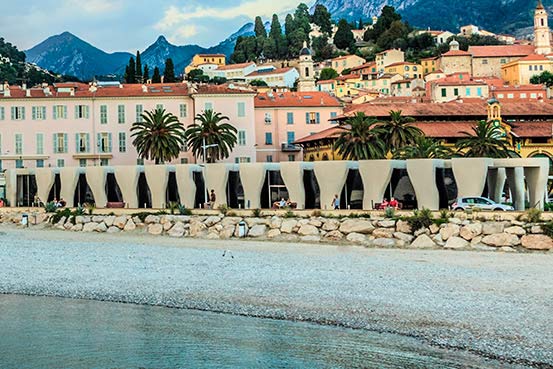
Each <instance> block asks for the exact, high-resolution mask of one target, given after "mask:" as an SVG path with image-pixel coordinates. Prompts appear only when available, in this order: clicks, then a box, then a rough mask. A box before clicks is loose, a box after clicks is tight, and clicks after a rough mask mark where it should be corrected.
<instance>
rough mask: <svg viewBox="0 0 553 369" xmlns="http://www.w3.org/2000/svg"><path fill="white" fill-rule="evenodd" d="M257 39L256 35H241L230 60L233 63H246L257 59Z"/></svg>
mask: <svg viewBox="0 0 553 369" xmlns="http://www.w3.org/2000/svg"><path fill="white" fill-rule="evenodd" d="M257 52H258V50H257V40H256V37H255V36H245V37H244V36H240V37H238V39H237V40H236V46H235V47H234V52H233V53H232V55H231V57H230V60H231V62H233V63H245V62H248V61H253V60H257V57H258V54H257Z"/></svg>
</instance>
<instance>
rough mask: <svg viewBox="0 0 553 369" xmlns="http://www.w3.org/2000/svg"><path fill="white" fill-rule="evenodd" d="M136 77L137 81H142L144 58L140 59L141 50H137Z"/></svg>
mask: <svg viewBox="0 0 553 369" xmlns="http://www.w3.org/2000/svg"><path fill="white" fill-rule="evenodd" d="M135 78H136V82H137V83H142V81H143V80H142V60H141V59H140V51H138V50H137V51H136V72H135Z"/></svg>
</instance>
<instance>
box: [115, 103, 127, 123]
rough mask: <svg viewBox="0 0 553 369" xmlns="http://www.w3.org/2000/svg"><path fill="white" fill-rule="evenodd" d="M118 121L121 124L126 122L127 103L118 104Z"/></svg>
mask: <svg viewBox="0 0 553 369" xmlns="http://www.w3.org/2000/svg"><path fill="white" fill-rule="evenodd" d="M117 122H118V123H119V124H124V123H125V105H118V106H117Z"/></svg>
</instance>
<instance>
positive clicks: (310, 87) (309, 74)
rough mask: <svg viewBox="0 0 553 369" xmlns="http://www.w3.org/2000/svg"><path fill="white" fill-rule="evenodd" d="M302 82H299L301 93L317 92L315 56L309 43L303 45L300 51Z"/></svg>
mask: <svg viewBox="0 0 553 369" xmlns="http://www.w3.org/2000/svg"><path fill="white" fill-rule="evenodd" d="M299 69H300V80H299V82H298V91H299V92H311V91H315V70H314V69H315V68H314V67H313V56H312V55H311V50H310V49H309V48H308V47H307V42H304V43H303V48H302V49H301V51H300V63H299Z"/></svg>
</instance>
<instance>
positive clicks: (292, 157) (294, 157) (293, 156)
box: [288, 154, 296, 161]
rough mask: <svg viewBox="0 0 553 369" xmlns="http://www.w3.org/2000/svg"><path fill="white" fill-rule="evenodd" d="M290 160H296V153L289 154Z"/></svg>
mask: <svg viewBox="0 0 553 369" xmlns="http://www.w3.org/2000/svg"><path fill="white" fill-rule="evenodd" d="M288 161H296V155H292V154H290V155H288Z"/></svg>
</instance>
